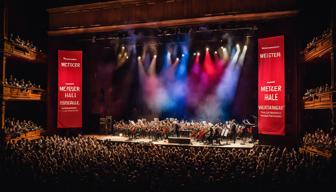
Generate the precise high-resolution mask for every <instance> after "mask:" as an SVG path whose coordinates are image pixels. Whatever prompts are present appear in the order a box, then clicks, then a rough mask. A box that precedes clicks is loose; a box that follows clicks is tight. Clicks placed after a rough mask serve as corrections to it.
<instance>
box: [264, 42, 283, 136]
mask: <svg viewBox="0 0 336 192" xmlns="http://www.w3.org/2000/svg"><path fill="white" fill-rule="evenodd" d="M258 61H259V71H258V129H259V134H266V135H285V55H284V36H277V37H269V38H263V39H258Z"/></svg>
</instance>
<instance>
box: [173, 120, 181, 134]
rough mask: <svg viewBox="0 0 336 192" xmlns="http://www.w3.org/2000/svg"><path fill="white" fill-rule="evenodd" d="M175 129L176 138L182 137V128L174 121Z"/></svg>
mask: <svg viewBox="0 0 336 192" xmlns="http://www.w3.org/2000/svg"><path fill="white" fill-rule="evenodd" d="M174 129H175V135H176V137H180V126H179V124H178V123H177V122H176V121H174Z"/></svg>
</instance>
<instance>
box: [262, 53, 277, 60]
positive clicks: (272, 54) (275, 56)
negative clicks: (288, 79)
mask: <svg viewBox="0 0 336 192" xmlns="http://www.w3.org/2000/svg"><path fill="white" fill-rule="evenodd" d="M277 57H281V53H280V52H275V53H261V54H260V58H261V59H268V58H277Z"/></svg>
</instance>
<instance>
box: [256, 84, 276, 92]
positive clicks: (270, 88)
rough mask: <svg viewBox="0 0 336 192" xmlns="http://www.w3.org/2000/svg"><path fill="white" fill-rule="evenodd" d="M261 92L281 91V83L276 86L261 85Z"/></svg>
mask: <svg viewBox="0 0 336 192" xmlns="http://www.w3.org/2000/svg"><path fill="white" fill-rule="evenodd" d="M260 91H261V92H280V91H281V85H276V86H261V87H260Z"/></svg>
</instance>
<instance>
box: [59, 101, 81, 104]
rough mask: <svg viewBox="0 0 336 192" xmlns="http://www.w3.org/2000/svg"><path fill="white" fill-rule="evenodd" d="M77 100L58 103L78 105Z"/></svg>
mask: <svg viewBox="0 0 336 192" xmlns="http://www.w3.org/2000/svg"><path fill="white" fill-rule="evenodd" d="M79 104H80V103H79V101H60V105H79Z"/></svg>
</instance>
